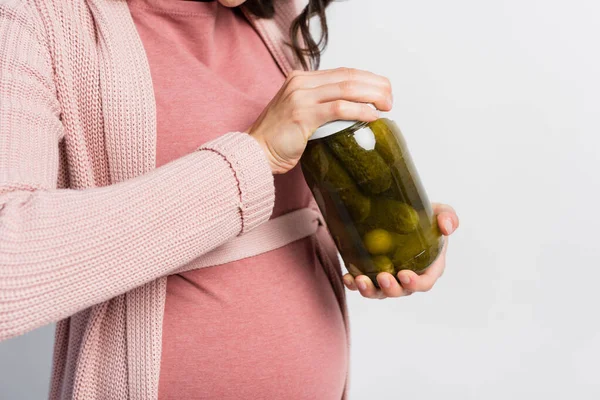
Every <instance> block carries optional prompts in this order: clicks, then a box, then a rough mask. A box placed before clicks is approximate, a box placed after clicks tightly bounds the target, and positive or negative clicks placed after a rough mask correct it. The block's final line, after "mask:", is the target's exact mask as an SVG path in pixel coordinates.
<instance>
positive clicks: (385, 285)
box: [379, 277, 390, 289]
mask: <svg viewBox="0 0 600 400" xmlns="http://www.w3.org/2000/svg"><path fill="white" fill-rule="evenodd" d="M379 285H380V286H381V287H382V288H386V289H387V288H389V287H390V280H389V279H388V278H385V277H384V278H379Z"/></svg>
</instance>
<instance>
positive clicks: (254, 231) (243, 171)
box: [0, 0, 346, 400]
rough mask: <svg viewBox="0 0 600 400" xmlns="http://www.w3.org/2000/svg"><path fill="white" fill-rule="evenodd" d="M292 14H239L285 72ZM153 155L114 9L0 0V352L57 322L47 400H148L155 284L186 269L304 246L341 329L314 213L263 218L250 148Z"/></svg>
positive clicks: (150, 130)
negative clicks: (322, 276) (161, 159)
mask: <svg viewBox="0 0 600 400" xmlns="http://www.w3.org/2000/svg"><path fill="white" fill-rule="evenodd" d="M301 3H302V2H298V1H294V0H277V1H276V2H275V4H276V8H277V10H276V18H275V19H274V20H256V19H253V18H251V17H249V18H250V20H251V22H252V23H253V24H254V26H255V27H256V29H257V30H258V32H259V33H260V35H261V36H262V38H263V39H264V41H265V43H266V45H267V47H268V48H269V50H270V51H271V53H272V54H273V56H274V57H275V59H276V61H277V63H278V64H279V66H280V67H281V69H282V70H283V71H284V72H285V73H289V72H290V71H291V70H292V69H293V68H294V67H296V63H295V61H294V59H293V57H292V55H291V53H290V50H289V48H288V47H286V46H285V44H284V41H285V39H286V37H287V32H288V27H289V24H290V22H291V20H292V19H293V18H294V17H295V16H296V15H297V14H298V12H299V10H300V8H301V7H302V6H303V4H301ZM155 153H156V115H155V103H154V93H153V88H152V81H151V78H150V70H149V66H148V61H147V59H146V56H145V53H144V49H143V47H142V44H141V41H140V38H139V36H138V34H137V31H136V28H135V26H134V23H133V21H132V18H131V15H130V13H129V8H128V6H127V3H126V0H3V1H2V2H0V340H3V339H7V338H10V337H13V336H16V335H20V334H23V333H25V332H27V331H30V330H32V329H35V328H37V327H40V326H42V325H45V324H48V323H51V322H56V321H60V322H58V325H57V329H56V344H55V353H54V366H53V378H52V384H51V394H50V397H51V399H71V398H75V399H86V400H87V399H155V398H157V395H158V381H159V380H158V376H159V372H160V371H159V368H160V357H161V330H162V317H163V311H164V302H165V291H166V276H168V275H169V274H173V273H176V272H179V271H182V270H184V269H185V270H189V269H193V268H201V267H205V266H209V265H218V264H223V263H226V262H230V261H232V260H236V259H239V258H243V257H250V256H252V255H255V254H259V253H261V252H265V251H269V250H272V249H274V248H277V247H279V246H284V245H285V244H287V243H290V242H291V241H293V240H297V239H299V238H302V237H306V236H312V237H313V240H315V245H316V248H317V249H318V250H317V251H318V256H319V258H320V259H321V262H322V263H323V265H324V266H325V270H326V273H327V274H328V276H329V278H330V281H331V283H332V287H333V290H334V292H335V294H336V296H337V298H338V301H339V303H340V307H341V310H342V313H343V315H344V318H345V319H346V313H345V302H344V290H343V286H342V285H341V280H340V273H341V272H340V268H339V264H337V262H336V260H337V257H336V254H335V252H334V251H332V249H334V246H333V245H332V242H331V238H330V237H329V236H328V235H327V234H326V233H325V229H324V228H323V224H322V221H321V218H320V215H319V213H318V212H317V211H316V210H315V209H303V210H298V211H296V212H294V213H291V214H288V215H285V216H282V217H280V218H277V219H274V220H271V221H268V219H269V216H270V214H271V210H272V207H273V202H274V186H273V178H272V175H271V173H270V170H269V167H268V165H267V163H266V160H265V157H264V155H263V153H262V151H261V149H260V147H259V146H258V144H257V143H256V142H255V141H254V139H252V138H251V137H249V136H248V135H246V134H244V133H235V132H232V133H227V134H225V135H223V136H222V137H220V138H219V139H217V140H214V141H211V142H209V143H206V144H204V145H203V146H202V147H201V148H200V149H199V150H198V151H196V152H194V153H193V154H190V155H188V156H185V157H183V158H181V159H178V160H176V161H174V162H172V163H169V164H167V165H165V166H163V167H161V168H158V169H156V168H155ZM267 221H268V222H267Z"/></svg>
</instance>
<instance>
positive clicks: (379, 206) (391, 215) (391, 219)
mask: <svg viewBox="0 0 600 400" xmlns="http://www.w3.org/2000/svg"><path fill="white" fill-rule="evenodd" d="M371 203H372V205H371V213H370V214H369V216H368V217H367V218H366V219H365V221H364V222H363V226H364V227H365V228H367V229H376V228H381V229H386V230H388V231H391V232H396V233H409V232H412V231H414V230H415V229H417V226H418V225H419V214H418V213H417V212H416V211H415V209H414V208H412V207H411V206H409V205H408V204H406V203H402V202H400V201H396V200H391V199H386V198H374V199H372V200H371Z"/></svg>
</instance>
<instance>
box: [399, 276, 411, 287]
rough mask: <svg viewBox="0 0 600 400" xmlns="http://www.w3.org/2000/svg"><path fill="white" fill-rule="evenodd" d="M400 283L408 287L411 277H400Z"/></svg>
mask: <svg viewBox="0 0 600 400" xmlns="http://www.w3.org/2000/svg"><path fill="white" fill-rule="evenodd" d="M400 282H402V283H403V284H404V285H408V284H409V283H410V276H408V275H400Z"/></svg>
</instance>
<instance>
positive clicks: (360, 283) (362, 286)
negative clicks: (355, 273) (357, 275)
mask: <svg viewBox="0 0 600 400" xmlns="http://www.w3.org/2000/svg"><path fill="white" fill-rule="evenodd" d="M356 284H357V285H358V288H359V289H360V290H367V284H366V283H365V282H363V280H362V279H357V280H356Z"/></svg>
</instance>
